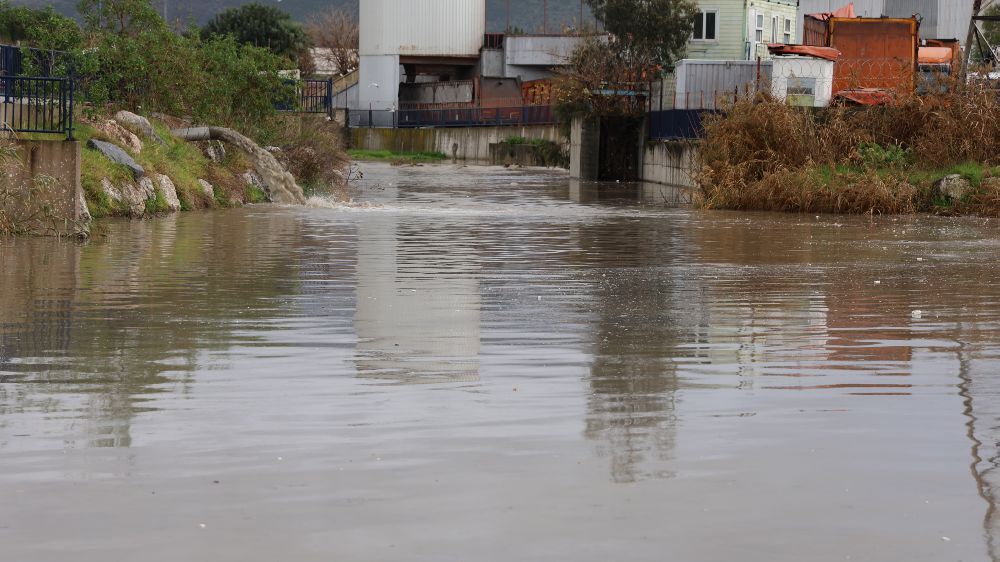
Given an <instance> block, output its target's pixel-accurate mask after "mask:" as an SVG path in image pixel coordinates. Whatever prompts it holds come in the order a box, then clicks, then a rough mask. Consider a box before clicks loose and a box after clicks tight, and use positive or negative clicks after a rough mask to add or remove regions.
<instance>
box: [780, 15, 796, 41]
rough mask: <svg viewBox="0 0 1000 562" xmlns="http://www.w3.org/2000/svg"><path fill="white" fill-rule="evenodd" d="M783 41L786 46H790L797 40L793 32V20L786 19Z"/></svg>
mask: <svg viewBox="0 0 1000 562" xmlns="http://www.w3.org/2000/svg"><path fill="white" fill-rule="evenodd" d="M782 40H783V41H784V43H785V44H786V45H790V44H791V43H792V41H794V40H795V37H794V33H793V32H792V18H785V27H784V29H783V35H782Z"/></svg>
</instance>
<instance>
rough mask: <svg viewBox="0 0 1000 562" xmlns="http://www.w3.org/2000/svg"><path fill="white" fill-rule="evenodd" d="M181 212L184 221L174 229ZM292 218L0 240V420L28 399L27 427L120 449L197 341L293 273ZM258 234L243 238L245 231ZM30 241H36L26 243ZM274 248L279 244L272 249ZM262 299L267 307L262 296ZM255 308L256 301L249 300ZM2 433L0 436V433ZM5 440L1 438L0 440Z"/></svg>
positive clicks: (8, 419)
mask: <svg viewBox="0 0 1000 562" xmlns="http://www.w3.org/2000/svg"><path fill="white" fill-rule="evenodd" d="M178 221H184V226H183V228H180V227H179V226H178V224H177V223H178ZM295 225H296V223H295V221H294V220H290V219H288V218H287V217H285V218H283V217H281V216H278V215H275V216H273V217H268V218H259V219H255V220H252V221H251V220H242V218H241V217H237V216H235V215H224V214H215V213H206V214H196V215H189V216H187V217H184V218H181V217H178V216H176V215H173V216H169V217H164V218H160V219H157V220H155V221H133V222H129V223H114V224H113V225H112V226H111V228H112V229H114V230H113V231H112V232H111V233H110V234H109V235H108V237H107V238H108V239H107V241H99V242H94V243H90V244H87V245H83V246H81V245H77V244H73V243H67V242H64V241H58V240H54V239H20V240H17V241H16V242H15V243H13V244H12V245H10V246H0V281H2V282H3V286H4V287H16V290H10V291H2V292H0V354H2V355H0V377H4V380H6V382H10V383H12V384H8V385H0V392H2V391H3V390H4V387H6V388H7V390H9V394H6V395H4V394H0V415H2V416H3V418H4V419H0V423H12V424H17V423H20V421H19V420H22V419H25V420H26V419H29V418H27V417H25V416H30V415H31V414H32V413H35V412H38V411H58V412H71V413H72V414H67V415H60V416H48V417H46V419H45V420H44V424H45V425H44V427H39V425H38V424H39V422H38V420H37V418H32V419H34V422H33V424H34V425H32V426H31V427H30V428H29V429H28V431H25V432H24V433H25V434H29V433H30V434H31V435H32V436H42V435H45V436H48V437H51V436H53V435H58V436H59V437H60V442H61V443H64V444H65V445H66V446H79V445H88V446H99V447H102V446H103V447H128V446H130V445H131V444H132V424H133V423H134V419H135V417H136V416H137V415H138V414H140V413H142V412H144V411H147V410H148V409H150V408H155V398H156V396H157V395H158V394H164V393H169V392H171V385H175V386H176V387H177V388H178V389H179V390H180V391H181V392H184V390H185V389H186V388H187V386H188V385H189V384H190V382H191V380H192V379H191V373H192V372H193V371H194V370H195V368H196V356H197V353H198V350H199V349H213V348H215V349H219V348H220V347H221V346H222V345H223V344H220V343H218V342H226V344H225V345H228V341H229V339H228V338H229V337H230V335H231V330H230V329H227V328H222V329H220V326H226V325H227V324H228V320H229V319H230V318H231V317H232V314H233V311H235V310H238V311H240V313H241V318H242V319H246V320H247V321H252V320H254V319H257V318H261V317H264V316H265V315H269V314H271V312H270V311H269V305H268V304H267V300H269V299H274V298H275V297H276V296H279V295H282V296H283V295H286V294H287V293H288V292H289V291H291V290H294V287H290V286H289V285H290V284H292V283H295V282H296V281H295V279H296V276H295V275H294V274H293V275H291V276H290V275H289V272H290V271H292V272H293V273H294V259H295V258H294V255H293V254H290V253H288V252H287V251H285V248H287V247H288V241H289V239H293V240H294V239H295V238H297V235H298V233H297V231H296V230H295V228H297V227H296V226H295ZM248 240H252V241H254V243H253V244H248V243H247V241H248ZM35 246H37V247H35ZM276 248H280V251H278V250H276ZM262 305H263V306H262ZM258 309H261V310H258ZM0 435H2V434H0ZM3 446H4V443H3V441H2V440H0V447H3Z"/></svg>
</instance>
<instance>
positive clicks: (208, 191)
mask: <svg viewBox="0 0 1000 562" xmlns="http://www.w3.org/2000/svg"><path fill="white" fill-rule="evenodd" d="M198 184H199V185H201V190H202V191H204V192H205V195H206V196H207V197H208V198H209V199H215V188H214V187H213V186H212V184H210V183H208V182H207V181H205V180H203V179H201V178H198Z"/></svg>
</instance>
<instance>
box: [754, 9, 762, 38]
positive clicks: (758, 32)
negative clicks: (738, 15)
mask: <svg viewBox="0 0 1000 562" xmlns="http://www.w3.org/2000/svg"><path fill="white" fill-rule="evenodd" d="M754 20H755V21H754V22H753V23H754V41H756V42H757V43H763V42H764V14H756V15H755V16H754Z"/></svg>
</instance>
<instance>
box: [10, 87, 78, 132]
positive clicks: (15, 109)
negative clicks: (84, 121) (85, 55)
mask: <svg viewBox="0 0 1000 562" xmlns="http://www.w3.org/2000/svg"><path fill="white" fill-rule="evenodd" d="M0 129H4V130H9V131H14V132H17V133H51V134H64V135H66V138H67V139H68V140H73V79H72V78H37V77H25V76H0Z"/></svg>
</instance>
